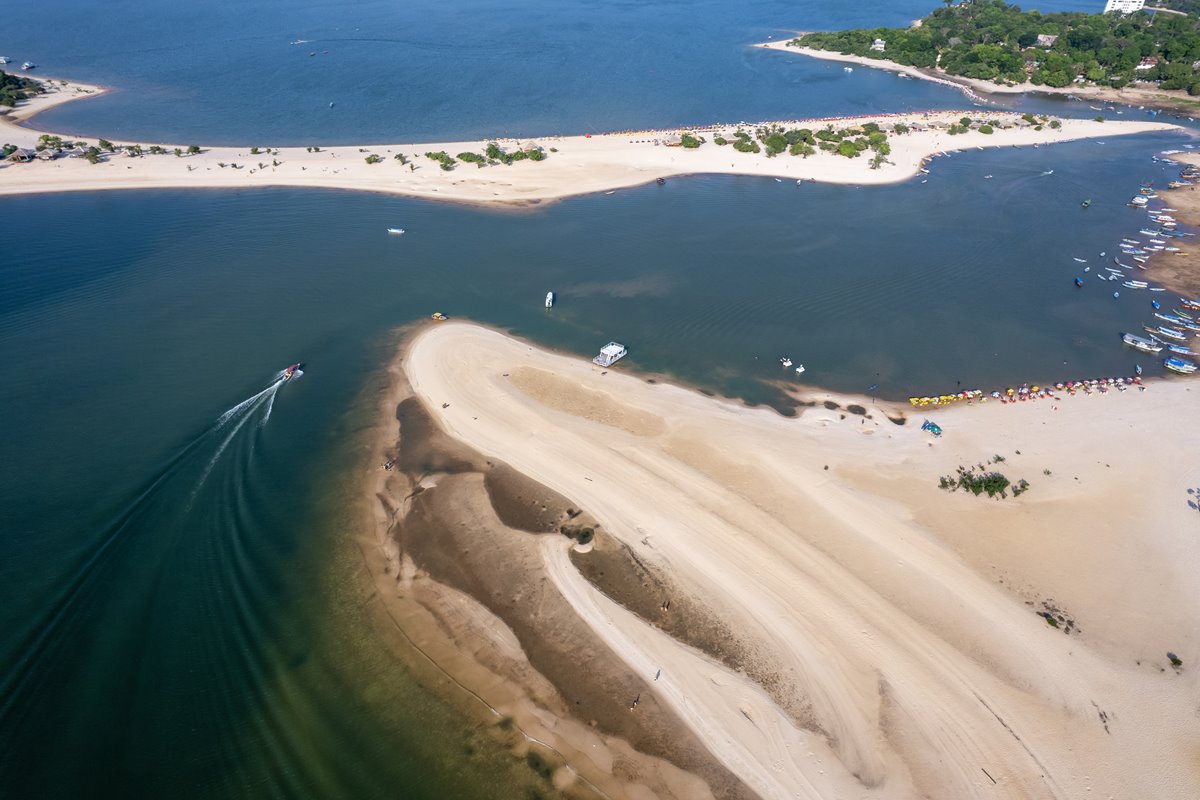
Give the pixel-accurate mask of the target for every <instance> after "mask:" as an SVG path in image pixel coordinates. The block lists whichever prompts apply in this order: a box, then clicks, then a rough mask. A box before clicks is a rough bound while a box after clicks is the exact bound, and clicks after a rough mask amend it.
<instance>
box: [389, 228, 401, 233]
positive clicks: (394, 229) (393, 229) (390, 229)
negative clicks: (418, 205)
mask: <svg viewBox="0 0 1200 800" xmlns="http://www.w3.org/2000/svg"><path fill="white" fill-rule="evenodd" d="M387 231H388V233H404V228H388V229H387Z"/></svg>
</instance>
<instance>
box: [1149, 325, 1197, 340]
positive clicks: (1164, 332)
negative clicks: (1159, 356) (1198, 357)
mask: <svg viewBox="0 0 1200 800" xmlns="http://www.w3.org/2000/svg"><path fill="white" fill-rule="evenodd" d="M1143 327H1144V328H1145V330H1146V331H1147V332H1149V333H1151V334H1153V335H1155V336H1166V337H1167V338H1168V339H1174V340H1175V341H1177V342H1183V341H1187V335H1186V334H1185V333H1184V332H1183V331H1181V330H1178V329H1177V328H1168V327H1167V326H1166V325H1159V326H1158V327H1157V328H1151V327H1150V326H1149V325H1145V326H1143Z"/></svg>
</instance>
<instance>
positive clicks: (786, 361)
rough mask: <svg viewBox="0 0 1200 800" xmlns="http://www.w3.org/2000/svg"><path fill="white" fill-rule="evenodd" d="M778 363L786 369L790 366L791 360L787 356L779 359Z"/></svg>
mask: <svg viewBox="0 0 1200 800" xmlns="http://www.w3.org/2000/svg"><path fill="white" fill-rule="evenodd" d="M779 363H780V364H782V365H783V368H784V369H787V368H788V367H790V366H791V365H792V360H791V359H790V358H788V357H787V356H784V357H783V358H781V359H779Z"/></svg>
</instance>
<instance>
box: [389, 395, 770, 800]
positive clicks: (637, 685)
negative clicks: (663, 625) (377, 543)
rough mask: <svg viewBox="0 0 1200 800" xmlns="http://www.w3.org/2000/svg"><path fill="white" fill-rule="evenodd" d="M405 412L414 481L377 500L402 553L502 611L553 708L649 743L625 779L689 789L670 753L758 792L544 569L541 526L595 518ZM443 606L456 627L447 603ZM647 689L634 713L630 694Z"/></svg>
mask: <svg viewBox="0 0 1200 800" xmlns="http://www.w3.org/2000/svg"><path fill="white" fill-rule="evenodd" d="M396 420H397V421H398V422H399V423H400V439H399V442H398V444H397V445H396V447H395V448H394V450H393V451H392V453H391V457H392V458H394V459H395V465H396V467H397V468H398V470H402V471H403V473H404V475H405V476H406V477H407V480H405V481H403V483H404V484H405V486H407V487H411V488H408V489H407V494H406V496H404V497H393V498H386V497H382V496H381V497H379V498H378V499H379V501H380V502H381V503H383V505H384V507H385V508H386V509H387V513H388V516H389V517H390V518H392V519H393V520H394V522H393V524H392V526H391V535H392V537H393V538H394V540H395V542H396V544H397V545H398V547H399V555H400V558H401V559H404V558H408V559H411V561H412V563H413V564H415V566H416V567H417V568H418V569H419V570H420V571H422V572H423V573H427V574H428V576H429V578H430V579H432V580H433V581H436V582H437V583H438V584H441V585H444V586H446V587H450V589H452V590H455V591H458V592H461V593H463V594H465V595H468V596H469V597H470V598H472V599H474V600H475V601H476V602H478V603H479V604H481V605H482V606H483V607H485V608H486V609H487V611H488V612H490V613H491V614H493V615H495V617H497V618H499V619H500V620H502V621H503V623H504V625H505V626H507V628H508V629H509V630H510V631H511V632H512V634H513V635H515V637H516V640H517V641H518V642H519V644H520V649H521V650H522V651H523V653H524V656H525V657H526V658H527V659H528V665H529V666H531V667H532V669H533V670H534V671H536V673H537V674H538V676H540V678H541V679H544V681H540V682H539V680H534V679H531V678H530V676H529V675H528V674H525V675H522V674H521V673H522V672H526V673H527V672H528V668H524V669H522V667H521V666H519V665H517V664H515V663H513V662H512V661H511V660H509V661H507V662H506V665H507V667H508V671H509V672H510V675H509V676H508V677H509V678H513V679H516V680H517V681H518V682H520V681H522V679H524V681H525V682H526V684H527V686H529V687H531V690H530V692H529V694H530V698H531V699H533V700H534V701H535V702H537V704H538V705H539V706H541V707H543V708H545V709H546V710H547V711H549V712H551V713H552V714H554V715H555V716H559V717H564V716H570V717H574V718H575V719H578V720H580V721H582V722H583V723H585V724H586V725H588V726H590V727H591V728H592V729H594V730H596V731H599V732H602V733H603V734H606V735H608V736H612V737H615V738H617V739H620V740H622V741H624V742H627V743H628V745H629V746H630V747H631V748H632V749H633V750H635V751H636V752H637V753H638V754H644V757H642V758H637V759H635V758H626V757H618V758H617V759H615V763H614V767H613V775H614V776H615V777H617V778H618V779H619V780H620V781H622V782H625V783H642V784H645V785H646V786H649V787H651V788H652V789H653V790H654V791H656V792H657V793H659V794H660V796H664V797H672V796H674V797H686V796H689V794H690V792H689V791H688V790H684V791H680V789H679V787H680V786H681V785H684V783H681V782H680V780H678V779H675V780H667V779H664V778H663V775H662V774H661V773H663V769H662V767H661V762H662V761H665V762H668V763H669V764H671V765H674V766H675V767H677V768H678V769H680V770H683V771H684V772H686V773H690V774H692V775H694V776H698V777H699V778H700V779H701V780H703V782H704V783H706V784H707V786H708V789H709V790H710V791H711V792H712V793H713V794H714V795H715V796H717V797H722V798H739V799H740V798H751V797H755V796H756V795H755V794H754V793H753V792H752V791H751V790H750V789H749V788H748V787H746V786H745V785H744V784H743V783H742V782H741V781H740V780H739V779H738V778H737V777H736V776H735V775H733V774H732V773H731V772H729V771H728V770H727V769H726V768H725V767H724V766H723V765H721V764H720V763H719V762H718V761H717V760H716V759H715V758H714V757H713V755H712V754H711V753H709V752H708V750H707V749H706V748H705V747H704V746H703V745H702V744H701V743H700V741H699V740H698V739H696V738H695V736H694V735H693V734H692V733H691V731H690V730H689V729H688V728H687V726H686V725H685V724H684V723H683V722H682V720H680V719H679V718H678V717H677V716H676V715H675V713H674V712H673V711H672V710H671V709H670V708H669V707H668V706H665V705H663V704H661V703H659V701H658V699H657V698H656V696H655V693H654V687H653V685H652V682H651V681H649V680H648V677H649V676H639V675H636V674H635V673H633V672H632V671H631V670H630V669H629V668H628V666H627V665H626V664H625V663H624V662H623V661H622V660H620V659H619V658H618V657H617V656H616V655H615V654H613V653H612V652H611V651H610V650H609V649H608V647H607V646H606V645H605V644H604V643H603V642H602V641H601V640H600V639H599V638H598V637H596V636H595V634H593V633H592V631H591V630H590V628H588V626H587V624H586V623H585V622H583V620H582V619H580V618H579V617H578V615H577V614H576V613H575V611H574V610H573V609H572V608H571V606H570V604H569V603H568V602H567V601H566V600H565V599H564V598H563V597H562V596H561V594H559V592H558V591H557V589H556V587H555V586H554V584H553V582H552V581H551V580H550V578H549V577H548V576H547V575H546V573H545V571H544V568H543V566H542V556H541V553H540V548H541V547H542V537H544V536H554V537H558V538H563V534H562V533H561V532H560V531H561V530H564V529H566V530H568V531H569V532H571V533H574V534H575V535H578V532H579V531H581V530H585V529H595V527H596V523H595V522H594V520H592V519H591V518H590V517H588V516H587V515H586V513H584V512H582V511H581V510H579V508H578V506H577V505H575V504H572V503H571V502H570V501H569V500H568V499H567V498H565V497H563V496H561V495H559V494H557V493H555V492H553V491H552V490H550V489H548V488H547V487H545V486H543V485H541V484H539V483H537V482H535V481H532V480H530V479H529V478H527V477H525V476H524V475H522V474H521V473H519V472H517V471H515V470H513V469H512V468H511V467H509V466H508V465H506V464H503V463H500V462H496V461H494V460H490V459H487V458H485V457H483V456H481V455H480V454H478V453H475V452H474V451H471V450H470V449H469V448H466V447H464V446H463V445H461V444H460V443H458V442H457V441H455V440H454V439H452V438H450V437H449V436H447V435H446V434H444V433H443V432H442V431H441V430H440V429H438V428H437V426H436V425H435V424H434V423H433V421H432V420H431V418H430V417H429V415H428V413H427V412H426V411H425V409H424V408H423V407H422V405H421V404H420V402H419V401H417V400H416V399H415V398H411V397H409V398H407V399H404V400H403V401H401V402H400V403H399V405H398V406H397V408H396ZM399 477H401V476H397V478H399ZM397 482H399V481H397ZM686 605H687V604H685V606H686ZM687 607H689V608H690V606H687ZM448 613H449V615H451V616H452V615H453V610H452V609H451V611H450V612H448ZM435 614H437V615H438V616H439V618H440V619H442V620H443V623H444V624H448V625H449V626H450V627H451V628H453V627H454V621H453V620H449V621H447V619H446V617H447V615H448V614H447V611H446V609H445V608H443V609H441V611H440V613H439V612H438V611H435ZM694 618H695V619H696V620H699V619H700V615H699V614H698V613H697V615H696V616H695V617H694ZM700 629H701V628H697V630H700ZM722 633H723V631H722V629H720V628H716V627H714V628H712V629H711V630H708V629H705V634H704V636H703V637H702V638H703V639H704V640H705V641H706V642H708V643H709V644H711V645H712V646H714V647H715V646H716V642H717V641H718V640H719V639H720V637H721V635H722ZM495 663H498V661H494V662H493V666H494V665H495ZM545 681H548V682H549V683H548V684H545ZM639 696H640V703H639V704H638V707H637V710H636V713H631V712H630V707H629V706H630V702H631V700H632V699H633V698H634V697H639ZM505 724H507V722H505ZM531 753H532V754H531V755H529V756H527V757H528V758H531V759H533V761H531V762H530V764H531V767H532V768H534V769H535V771H537V772H539V773H540V774H544V775H545V776H546V777H548V778H549V777H550V776H551V775H552V774H553V773H554V769H555V766H554V765H553V764H551V763H549V761H548V760H547V756H546V755H544V754H539V753H538V752H536V751H531ZM660 760H661V761H660ZM534 762H536V763H534ZM656 762H657V763H659V764H660V766H658V767H656V766H655V763H656ZM691 780H694V778H693V779H691Z"/></svg>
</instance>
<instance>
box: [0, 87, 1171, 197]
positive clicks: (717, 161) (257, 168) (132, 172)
mask: <svg viewBox="0 0 1200 800" xmlns="http://www.w3.org/2000/svg"><path fill="white" fill-rule="evenodd" d="M52 88H53V91H51V92H50V93H48V94H46V95H42V96H39V97H35V98H33V99H31V100H29V101H27V102H26V104H25V105H23V106H22V107H20V108H18V109H16V110H15V111H14V112H11V113H10V114H8V115H7V117H0V143H9V144H13V145H17V146H20V147H23V148H33V147H35V146H36V145H37V143H38V137H39V136H41V135H42V134H45V133H51V134H52V133H53V132H49V131H41V130H37V129H36V128H34V127H32V126H31V124H30V120H31V119H32V118H33V117H34V116H35V115H36V114H37V113H39V112H40V111H42V110H44V109H45V108H48V107H51V106H53V105H57V104H60V103H63V102H68V101H71V100H75V99H78V98H83V97H88V96H94V95H95V94H96V93H98V92H100V91H102V90H101V89H100V88H99V87H91V86H86V85H83V84H76V83H73V82H68V81H53V82H52ZM964 115H967V116H979V112H978V110H977V109H976V110H967V111H955V112H947V111H940V112H936V113H929V114H920V113H913V114H896V115H876V116H871V117H862V118H851V119H843V118H834V119H815V120H787V121H779V122H778V123H777V124H781V125H783V126H785V127H788V128H800V127H807V128H810V129H813V130H817V129H820V128H824V127H825V126H827V125H832V126H834V127H835V128H838V129H845V128H852V127H854V126H856V125H861V124H863V123H865V122H868V121H875V122H878V123H879V124H881V125H883V126H886V127H887V128H888V129H889V130H890V129H891V128H892V127H893V126H894V125H895V124H897V123H905V124H906V125H909V126H910V127H912V128H913V129H914V130H912V131H911V132H909V133H907V134H904V135H900V136H893V137H892V138H891V139H890V141H889V144H890V146H891V154H890V155H889V156H888V158H887V161H886V162H885V163H884V164H882V166H881V167H880V168H878V169H872V168H871V164H870V160H871V159H870V158H869V157H859V158H854V159H849V158H845V157H843V156H839V155H835V154H831V153H826V152H823V151H819V150H818V151H817V152H816V153H815V154H814V155H812V156H810V157H808V158H804V157H800V156H791V155H788V154H786V153H785V154H782V155H780V156H777V157H769V156H768V155H767V153H766V152H765V151H764V152H760V153H743V152H737V151H735V150H734V149H733V148H732V146H728V145H727V146H719V145H717V144H716V143H715V139H716V137H717V136H718V135H723V136H725V137H727V138H728V137H731V136H732V135H733V133H734V132H735V131H736V130H738V129H745V130H749V131H753V130H754V128H755V127H757V126H758V125H765V124H776V123H740V122H739V123H731V124H706V125H700V126H697V127H695V128H688V129H679V130H659V131H624V132H619V133H607V134H599V135H585V136H562V137H535V138H530V139H520V140H512V139H497V140H482V141H472V142H426V143H391V144H371V145H359V146H341V147H325V146H320V145H319V144H318V145H316V146H313V147H281V148H274V147H271V146H270V145H271V143H270V142H261V143H258V144H257V145H256V147H257V149H258V150H259V152H257V153H254V152H251V147H250V146H246V147H208V146H204V145H202V144H200V145H199V147H200V152H199V153H197V154H195V155H186V154H185V155H183V156H182V157H178V156H176V155H174V153H173V151H174V149H175V148H176V147H179V148H180V149H182V150H184V151H186V149H187V147H188V146H189V145H191V144H192V143H182V144H168V143H156V142H125V141H115V140H114V141H113V144H114V145H116V146H118V147H120V146H124V145H134V144H136V145H140V146H141V147H142V148H143V149H144V150H148V149H149V148H150V147H151V146H152V145H158V146H161V147H164V148H165V149H166V151H167V152H166V153H165V154H162V155H148V154H144V155H140V156H136V157H131V156H127V155H124V154H108V153H106V154H104V157H103V161H101V163H98V164H92V163H89V162H88V161H87V160H85V159H83V158H56V159H54V160H49V161H41V160H38V159H35V160H33V161H32V162H30V163H20V164H18V163H5V164H2V165H0V195H13V194H27V193H34V192H57V191H86V190H102V189H103V190H107V189H146V188H212V187H235V188H246V187H267V186H296V187H309V188H325V189H352V190H360V191H373V192H386V193H390V194H399V195H408V196H412V197H421V198H428V199H437V200H447V201H456V202H463V203H474V204H528V203H537V202H544V201H551V200H559V199H563V198H566V197H572V196H576V195H582V194H590V193H595V192H609V191H615V190H617V189H622V188H627V187H632V186H639V185H643V184H646V183H650V182H652V181H655V180H656V179H659V178H663V179H665V178H671V177H674V176H680V175H691V174H700V173H709V174H735V175H761V176H770V177H777V178H780V179H789V180H797V181H818V182H828V183H849V184H860V185H868V184H886V183H895V182H899V181H904V180H907V179H909V178H911V177H912V176H913V175H915V174H917V172H918V170H919V169H920V168H921V167H922V165H923V163H924V162H925V161H926V160H927V159H928V158H929V157H930V156H932V155H934V154H936V153H939V152H949V151H954V150H963V149H970V148H975V147H1004V146H1022V145H1034V144H1051V143H1055V142H1065V141H1072V140H1077V139H1087V138H1092V137H1099V136H1104V137H1109V136H1119V135H1125V134H1136V133H1144V132H1147V131H1161V130H1167V129H1170V128H1171V127H1172V126H1170V125H1167V124H1163V123H1157V122H1107V123H1098V122H1095V121H1091V120H1074V119H1065V120H1062V126H1061V128H1058V129H1054V128H1051V127H1049V126H1045V127H1043V128H1042V130H1035V129H1034V127H1033V126H1029V125H1026V124H1024V123H1022V122H1021V120H1020V118H1019V117H1018V116H1017V115H1014V114H1007V113H991V112H989V113H988V114H987V118H988V119H995V120H999V121H1002V122H1003V123H1004V124H1005V125H1009V124H1011V127H1006V128H1000V129H997V130H996V131H995V133H992V134H985V133H981V132H979V131H974V130H973V131H970V132H968V133H965V134H963V135H959V136H951V135H949V134H948V133H947V131H946V129H947V128H948V127H949V125H950V124H952V123H954V122H956V121H957V120H958V119H959V118H960V117H962V116H964ZM685 132H691V133H694V134H696V135H698V136H701V137H704V139H705V140H706V141H705V143H704V144H703V145H701V146H700V147H698V148H696V149H685V148H682V147H676V146H668V143H670V142H673V141H675V140H677V139H678V137H680V136H681V135H682V134H683V133H685ZM64 138H69V139H74V138H76V137H64ZM490 141H496V142H497V143H498V144H499V145H500V146H501V147H502V148H503V149H505V150H506V151H510V152H511V151H512V150H514V149H528V148H540V149H541V150H542V151H543V152H544V153H545V154H546V158H545V160H543V161H538V162H534V161H520V162H516V163H513V164H510V165H505V164H502V163H501V164H491V165H484V166H481V167H477V166H475V165H473V164H470V163H465V162H459V163H458V164H456V165H455V167H454V169H452V170H449V171H447V170H443V169H441V168H440V167H439V165H438V164H437V163H436V162H435V161H432V160H430V159H429V158H427V157H426V156H425V154H426V153H428V152H438V151H445V152H446V153H447V154H449V155H450V156H457V154H459V153H462V152H474V153H482V152H484V150H485V148H486V147H487V145H488V144H489V142H490ZM92 144H94V143H92ZM868 155H869V154H868ZM370 156H377V157H378V161H377V163H367V159H368V157H370ZM397 156H403V157H404V162H407V163H402V162H401V160H398V159H397Z"/></svg>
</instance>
